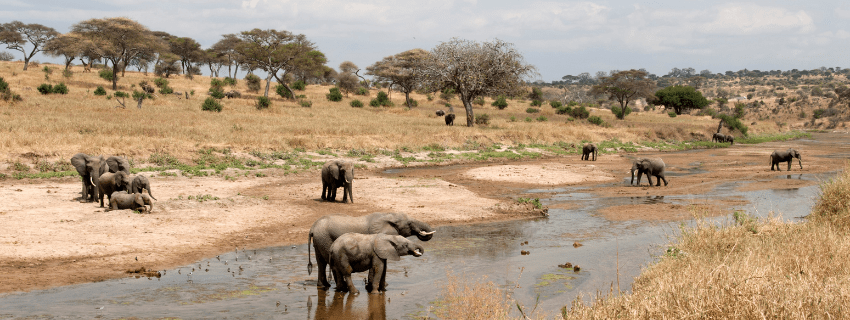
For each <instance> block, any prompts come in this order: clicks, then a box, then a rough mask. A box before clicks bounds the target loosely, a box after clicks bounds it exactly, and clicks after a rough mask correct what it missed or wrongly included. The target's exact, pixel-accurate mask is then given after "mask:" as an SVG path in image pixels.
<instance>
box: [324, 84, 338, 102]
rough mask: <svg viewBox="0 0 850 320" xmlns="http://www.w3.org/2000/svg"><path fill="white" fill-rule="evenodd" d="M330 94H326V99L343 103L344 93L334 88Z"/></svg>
mask: <svg viewBox="0 0 850 320" xmlns="http://www.w3.org/2000/svg"><path fill="white" fill-rule="evenodd" d="M329 91H330V93H328V94H326V95H325V97H327V98H328V100H330V101H342V92H340V91H339V88H337V87H333V88H331V89H330V90H329Z"/></svg>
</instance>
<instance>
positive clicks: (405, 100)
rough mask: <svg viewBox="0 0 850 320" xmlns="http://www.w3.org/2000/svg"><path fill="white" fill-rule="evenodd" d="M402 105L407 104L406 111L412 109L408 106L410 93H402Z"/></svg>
mask: <svg viewBox="0 0 850 320" xmlns="http://www.w3.org/2000/svg"><path fill="white" fill-rule="evenodd" d="M404 103H405V104H407V108H408V109H410V108H412V107H411V106H410V91H405V92H404Z"/></svg>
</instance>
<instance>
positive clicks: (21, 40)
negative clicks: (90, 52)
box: [0, 21, 59, 70]
mask: <svg viewBox="0 0 850 320" xmlns="http://www.w3.org/2000/svg"><path fill="white" fill-rule="evenodd" d="M57 36H59V32H57V31H56V30H54V29H53V28H51V27H47V26H43V25H40V24H38V23H30V24H26V23H23V22H20V21H12V22H9V23H4V24H2V25H0V43H3V44H5V45H6V48H8V49H13V50H18V51H20V52H21V53H23V54H24V70H26V69H27V66H29V63H30V59H32V57H33V56H34V55H35V54H36V53H38V52H40V51H42V50H43V48H44V44H46V43H47V42H48V41H50V40H52V39H53V38H56V37H57ZM27 42H29V43H30V44H31V45H32V50H30V53H29V54H28V53H27V51H26V48H24V46H25V45H26V44H27Z"/></svg>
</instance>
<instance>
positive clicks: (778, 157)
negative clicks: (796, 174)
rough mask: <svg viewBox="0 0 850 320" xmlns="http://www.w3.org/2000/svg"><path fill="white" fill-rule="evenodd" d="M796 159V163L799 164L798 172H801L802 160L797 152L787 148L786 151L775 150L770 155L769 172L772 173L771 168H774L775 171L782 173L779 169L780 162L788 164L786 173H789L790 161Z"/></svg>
mask: <svg viewBox="0 0 850 320" xmlns="http://www.w3.org/2000/svg"><path fill="white" fill-rule="evenodd" d="M794 158H797V162H798V163H800V170H803V159H801V158H800V153H799V152H797V150H794V149H791V148H788V150H776V151H773V153H771V154H770V171H773V166H776V170H779V171H782V169H780V168H779V163H780V162H788V171H791V161H792V160H794Z"/></svg>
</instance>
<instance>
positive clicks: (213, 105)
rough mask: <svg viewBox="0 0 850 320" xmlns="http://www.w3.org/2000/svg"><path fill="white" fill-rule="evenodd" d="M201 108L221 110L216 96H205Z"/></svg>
mask: <svg viewBox="0 0 850 320" xmlns="http://www.w3.org/2000/svg"><path fill="white" fill-rule="evenodd" d="M201 110H204V111H215V112H221V103H220V102H218V100H217V99H216V98H213V97H207V99H206V100H204V104H202V105H201Z"/></svg>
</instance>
